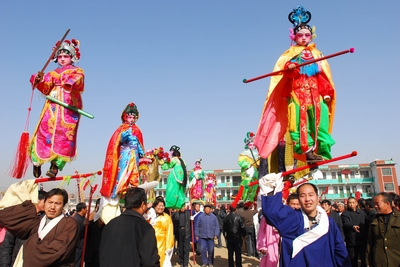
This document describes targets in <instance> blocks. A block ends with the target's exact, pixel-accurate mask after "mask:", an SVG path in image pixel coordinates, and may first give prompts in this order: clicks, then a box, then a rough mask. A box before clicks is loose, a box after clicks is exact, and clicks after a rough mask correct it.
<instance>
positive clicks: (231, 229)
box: [222, 206, 246, 267]
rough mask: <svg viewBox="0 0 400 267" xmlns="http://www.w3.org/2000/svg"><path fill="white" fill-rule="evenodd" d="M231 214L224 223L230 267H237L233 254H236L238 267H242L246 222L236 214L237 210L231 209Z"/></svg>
mask: <svg viewBox="0 0 400 267" xmlns="http://www.w3.org/2000/svg"><path fill="white" fill-rule="evenodd" d="M229 210H230V213H229V214H228V215H227V216H226V217H225V219H224V221H223V227H222V228H223V233H224V236H225V239H226V247H227V248H228V263H229V267H233V266H235V264H234V262H233V253H235V260H236V267H242V237H243V236H245V235H246V230H245V227H244V220H243V218H242V217H241V216H239V215H237V214H236V213H235V211H236V210H235V208H234V207H232V206H230V207H229Z"/></svg>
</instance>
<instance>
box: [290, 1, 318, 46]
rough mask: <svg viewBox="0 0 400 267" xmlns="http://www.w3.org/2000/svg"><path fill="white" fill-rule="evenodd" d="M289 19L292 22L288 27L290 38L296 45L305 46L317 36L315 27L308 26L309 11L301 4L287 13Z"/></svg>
mask: <svg viewBox="0 0 400 267" xmlns="http://www.w3.org/2000/svg"><path fill="white" fill-rule="evenodd" d="M288 19H289V21H290V22H291V23H292V24H293V28H291V29H290V35H289V36H290V39H291V40H292V41H293V42H294V43H295V44H297V45H300V46H307V45H308V44H309V43H310V42H311V41H312V40H313V39H314V38H316V37H317V35H316V33H315V27H310V26H309V25H308V24H307V23H308V22H309V21H310V20H311V13H310V11H308V10H307V9H305V8H304V7H302V6H298V7H297V8H294V9H293V11H292V12H290V13H289V15H288Z"/></svg>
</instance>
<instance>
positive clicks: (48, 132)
mask: <svg viewBox="0 0 400 267" xmlns="http://www.w3.org/2000/svg"><path fill="white" fill-rule="evenodd" d="M58 45H59V42H58V43H57V44H56V46H55V47H54V48H53V49H55V48H56V47H57V46H58ZM80 57H81V54H80V52H79V41H77V40H75V39H72V40H71V41H70V40H65V41H64V42H63V43H62V44H61V45H60V47H59V48H58V49H57V51H56V52H55V54H54V58H53V61H54V62H57V63H58V65H59V67H58V68H56V69H55V70H53V71H50V72H49V73H47V74H46V75H44V76H43V74H42V73H40V72H39V73H38V74H33V75H32V76H31V79H30V82H31V84H32V86H34V88H36V89H38V90H39V91H40V92H41V93H42V94H43V95H45V96H51V97H53V98H56V99H57V100H60V101H62V102H64V103H66V104H68V105H70V106H73V107H76V108H78V109H81V108H82V106H83V103H82V97H81V94H82V93H83V91H84V79H85V75H84V71H83V69H82V68H80V67H76V66H74V64H75V63H77V62H78V61H79V59H80ZM39 118H40V119H39V122H38V124H37V126H36V128H35V132H34V133H33V136H32V138H31V141H30V144H29V147H28V154H29V157H30V158H31V161H32V163H33V176H34V177H35V178H38V177H40V176H41V174H42V170H41V166H42V165H43V164H44V163H47V162H51V165H50V169H49V170H48V171H47V173H46V175H47V176H49V177H55V176H56V175H57V173H58V171H59V170H60V171H61V170H62V169H63V168H64V165H65V163H67V162H71V161H72V160H73V159H74V158H75V157H76V155H77V147H76V143H77V133H78V127H79V121H80V115H79V114H78V113H76V112H74V111H72V110H70V109H67V108H65V107H63V106H61V105H58V104H56V103H54V102H52V101H50V100H48V99H46V102H45V104H44V106H43V109H42V112H41V114H40V117H39Z"/></svg>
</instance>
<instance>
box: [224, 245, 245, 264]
mask: <svg viewBox="0 0 400 267" xmlns="http://www.w3.org/2000/svg"><path fill="white" fill-rule="evenodd" d="M226 247H227V248H228V263H229V267H234V266H235V263H234V262H233V253H235V261H236V267H242V240H226Z"/></svg>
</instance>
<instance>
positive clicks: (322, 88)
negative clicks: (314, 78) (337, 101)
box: [318, 75, 335, 100]
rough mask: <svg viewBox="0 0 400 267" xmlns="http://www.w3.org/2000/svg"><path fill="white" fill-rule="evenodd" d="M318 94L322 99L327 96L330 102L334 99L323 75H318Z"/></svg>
mask: <svg viewBox="0 0 400 267" xmlns="http://www.w3.org/2000/svg"><path fill="white" fill-rule="evenodd" d="M318 92H319V94H320V95H321V96H322V97H325V96H329V97H330V98H331V100H332V99H333V98H334V97H335V91H334V89H333V87H332V85H331V84H330V83H329V81H328V79H327V78H326V77H325V76H324V75H318Z"/></svg>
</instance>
